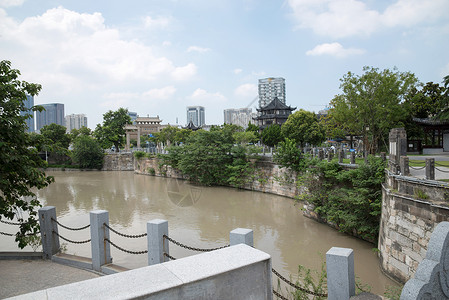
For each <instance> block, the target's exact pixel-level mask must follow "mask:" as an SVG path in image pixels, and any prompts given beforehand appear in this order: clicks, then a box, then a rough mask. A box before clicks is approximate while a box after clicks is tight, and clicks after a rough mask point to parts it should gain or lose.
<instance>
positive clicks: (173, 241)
mask: <svg viewBox="0 0 449 300" xmlns="http://www.w3.org/2000/svg"><path fill="white" fill-rule="evenodd" d="M163 237H164V239H167V240H169V241H170V242H172V243H173V244H175V245H178V246H179V247H182V248H185V249H188V250H192V251H199V252H210V251H214V250H218V249H223V248H227V247H229V245H225V246H222V247H218V248H211V249H201V248H195V247H190V246H187V245H184V244H181V243H180V242H177V241H175V240H174V239H172V238H169V237H168V236H166V235H165V234H164V235H163Z"/></svg>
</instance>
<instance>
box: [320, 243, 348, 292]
mask: <svg viewBox="0 0 449 300" xmlns="http://www.w3.org/2000/svg"><path fill="white" fill-rule="evenodd" d="M326 270H327V295H328V299H329V300H334V299H349V298H350V297H351V296H354V295H355V275H354V251H353V250H352V249H348V248H338V247H332V248H331V249H330V250H329V251H327V253H326Z"/></svg>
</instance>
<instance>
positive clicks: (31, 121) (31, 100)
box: [20, 95, 34, 132]
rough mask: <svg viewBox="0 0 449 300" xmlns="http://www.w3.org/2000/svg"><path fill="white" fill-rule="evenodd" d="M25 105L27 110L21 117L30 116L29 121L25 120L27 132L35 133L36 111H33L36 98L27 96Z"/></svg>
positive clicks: (22, 112)
mask: <svg viewBox="0 0 449 300" xmlns="http://www.w3.org/2000/svg"><path fill="white" fill-rule="evenodd" d="M23 104H25V110H24V111H21V112H20V115H21V116H25V115H29V116H30V117H28V119H26V120H25V122H26V124H27V126H28V129H27V132H34V111H33V110H32V109H31V108H32V107H33V106H34V97H33V96H31V95H27V98H26V100H24V101H23Z"/></svg>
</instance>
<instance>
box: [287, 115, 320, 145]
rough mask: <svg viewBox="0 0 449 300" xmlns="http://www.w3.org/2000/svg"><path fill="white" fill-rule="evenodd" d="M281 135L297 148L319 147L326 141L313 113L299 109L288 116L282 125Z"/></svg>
mask: <svg viewBox="0 0 449 300" xmlns="http://www.w3.org/2000/svg"><path fill="white" fill-rule="evenodd" d="M281 129H282V135H283V136H284V137H285V138H289V139H291V140H293V141H295V142H296V144H298V145H299V146H301V148H302V147H304V146H305V145H306V144H309V145H320V144H321V143H322V142H324V141H325V140H326V132H325V129H324V127H323V125H322V124H321V123H320V122H319V121H318V119H317V117H316V116H315V114H314V113H313V112H310V111H305V110H303V109H300V110H299V111H297V112H295V113H293V114H291V115H290V116H288V119H287V121H286V122H285V123H284V124H283V125H282V128H281Z"/></svg>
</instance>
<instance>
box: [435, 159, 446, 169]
mask: <svg viewBox="0 0 449 300" xmlns="http://www.w3.org/2000/svg"><path fill="white" fill-rule="evenodd" d="M435 166H439V167H446V168H449V166H448V165H443V164H440V163H438V162H437V161H436V162H435Z"/></svg>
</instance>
